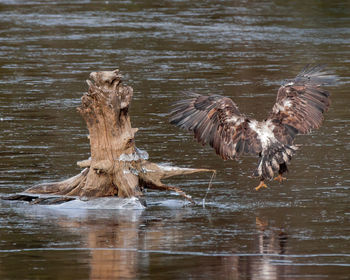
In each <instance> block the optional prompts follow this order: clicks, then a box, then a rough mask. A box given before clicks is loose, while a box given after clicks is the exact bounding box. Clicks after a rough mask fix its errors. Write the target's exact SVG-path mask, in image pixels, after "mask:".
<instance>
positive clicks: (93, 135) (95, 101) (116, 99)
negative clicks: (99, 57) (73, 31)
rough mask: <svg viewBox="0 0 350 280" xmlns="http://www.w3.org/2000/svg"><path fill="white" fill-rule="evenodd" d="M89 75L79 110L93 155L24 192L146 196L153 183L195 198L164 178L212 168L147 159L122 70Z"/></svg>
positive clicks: (94, 195)
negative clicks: (61, 176) (70, 173)
mask: <svg viewBox="0 0 350 280" xmlns="http://www.w3.org/2000/svg"><path fill="white" fill-rule="evenodd" d="M90 78H91V80H92V81H90V80H88V81H87V83H88V86H89V89H88V92H87V93H86V94H84V95H83V97H82V98H81V103H82V104H81V106H80V107H79V108H78V111H79V113H80V114H81V115H82V117H83V118H84V120H85V122H86V124H87V127H88V130H89V139H90V147H91V157H90V158H89V159H87V160H83V161H79V162H78V163H77V164H78V165H79V166H80V167H81V168H84V169H83V170H82V171H81V173H80V174H78V175H76V176H74V177H72V178H69V179H67V180H64V181H62V182H55V183H46V184H40V185H37V186H34V187H32V188H29V189H27V190H26V191H25V193H27V194H28V195H29V194H44V195H64V196H78V197H104V196H118V197H124V198H125V197H132V196H136V197H138V196H141V195H142V190H143V189H144V188H151V189H158V190H172V191H176V192H178V193H179V194H180V195H182V196H183V197H185V198H186V199H188V200H190V201H191V202H193V200H192V199H191V197H190V196H188V195H186V194H185V193H184V192H183V191H182V190H181V189H180V188H178V187H173V186H167V185H164V184H163V183H162V182H161V179H163V178H168V177H171V176H176V175H184V174H190V173H195V172H208V171H209V172H210V171H213V170H209V169H192V168H180V167H169V166H161V165H158V164H155V163H151V162H149V161H147V158H146V156H145V155H146V154H147V153H146V152H144V151H141V150H139V149H137V148H136V146H135V133H136V132H137V130H138V129H137V128H132V126H131V123H130V118H129V106H130V102H131V100H132V96H133V89H132V88H131V87H130V86H125V85H123V83H122V80H121V78H122V76H121V75H120V74H119V71H118V70H115V71H101V72H92V73H91V74H90ZM21 199H22V200H25V199H23V197H21ZM37 199H38V198H37ZM51 200H52V198H51ZM33 203H35V199H34V200H33Z"/></svg>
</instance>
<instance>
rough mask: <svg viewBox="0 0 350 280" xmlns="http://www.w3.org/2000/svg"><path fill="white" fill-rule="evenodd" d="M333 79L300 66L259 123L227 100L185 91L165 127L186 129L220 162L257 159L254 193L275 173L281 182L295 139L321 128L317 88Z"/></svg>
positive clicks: (325, 101) (326, 97)
mask: <svg viewBox="0 0 350 280" xmlns="http://www.w3.org/2000/svg"><path fill="white" fill-rule="evenodd" d="M335 81H336V76H335V75H332V74H330V73H329V72H328V71H326V70H325V69H324V66H323V65H316V66H309V65H308V66H306V67H305V68H304V69H303V70H302V71H301V72H300V73H299V74H298V75H297V76H296V77H295V78H294V79H293V80H289V81H286V82H285V83H284V84H283V85H282V86H281V87H280V88H279V89H278V92H277V98H276V103H275V104H274V106H273V108H272V111H271V112H270V113H269V114H268V117H267V118H266V119H265V120H263V121H257V120H255V119H252V118H249V117H247V116H245V115H244V114H242V113H241V112H240V111H239V109H238V107H237V105H236V104H235V103H234V102H233V101H232V100H231V99H230V98H227V97H224V96H221V95H216V94H214V95H209V96H204V95H200V94H197V93H193V92H189V93H185V94H186V95H187V96H188V98H187V99H184V100H180V101H178V102H176V103H175V104H174V108H173V110H172V111H171V113H170V123H171V124H174V125H176V126H178V127H180V128H183V129H187V130H189V131H192V132H193V133H194V137H195V138H196V139H197V141H198V142H199V143H201V144H203V145H205V144H209V145H210V146H211V147H212V148H214V150H215V151H216V153H217V154H218V155H220V156H221V157H222V158H223V159H224V160H227V159H237V158H238V157H240V156H242V155H249V154H250V155H258V156H259V162H258V165H257V168H256V169H255V170H254V172H253V176H255V177H259V178H260V183H259V185H258V186H257V187H256V188H255V189H256V190H259V189H260V188H262V187H264V188H266V187H267V185H266V184H265V180H267V179H268V180H272V178H273V177H274V175H275V173H278V176H277V177H275V178H274V179H275V180H278V181H279V182H282V181H283V180H285V179H286V178H285V177H283V174H284V173H285V172H287V171H288V167H287V165H288V163H289V162H290V160H291V159H292V156H293V155H294V153H295V151H296V150H297V147H296V146H295V145H293V142H294V139H295V136H296V135H298V134H308V133H310V132H311V130H312V129H317V128H319V127H320V126H321V124H322V121H323V114H324V112H326V111H327V110H328V107H329V106H330V93H329V92H328V91H326V90H325V89H323V86H326V85H332V84H334V83H335Z"/></svg>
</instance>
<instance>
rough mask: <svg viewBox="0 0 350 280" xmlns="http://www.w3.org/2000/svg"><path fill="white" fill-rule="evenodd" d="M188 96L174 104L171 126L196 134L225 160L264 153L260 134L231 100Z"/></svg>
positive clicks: (198, 138)
mask: <svg viewBox="0 0 350 280" xmlns="http://www.w3.org/2000/svg"><path fill="white" fill-rule="evenodd" d="M186 95H187V96H188V97H189V98H188V99H184V100H180V101H178V102H176V103H175V104H174V106H175V107H174V109H173V110H172V111H171V117H170V123H172V124H174V125H176V126H179V127H181V128H184V129H187V130H190V131H193V132H194V136H195V138H196V139H197V141H198V142H200V143H202V144H203V145H205V144H209V145H210V146H211V147H213V148H214V149H215V151H216V153H217V154H218V155H220V156H221V157H222V158H223V159H234V158H236V157H238V156H240V155H241V154H257V153H260V152H261V151H262V145H261V142H260V140H259V137H258V134H257V132H256V131H254V130H253V129H251V128H250V126H249V123H250V121H251V120H249V119H248V118H246V117H245V116H244V115H243V114H241V113H240V112H239V110H238V107H237V105H236V104H235V103H234V102H233V101H232V100H231V99H230V98H227V97H223V96H220V95H211V96H203V95H199V94H196V93H186Z"/></svg>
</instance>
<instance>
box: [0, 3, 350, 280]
mask: <svg viewBox="0 0 350 280" xmlns="http://www.w3.org/2000/svg"><path fill="white" fill-rule="evenodd" d="M0 24H1V25H0V26H1V27H0V67H1V68H0V108H1V110H0V129H1V132H2V133H1V135H0V145H1V148H0V156H1V161H0V174H1V177H0V193H2V194H9V193H14V192H21V191H23V190H25V189H26V188H28V187H30V186H32V185H34V184H37V183H42V182H48V181H54V180H62V179H65V178H68V177H70V176H73V175H75V174H77V173H79V172H80V170H79V168H78V167H77V166H76V164H75V163H76V162H77V161H79V160H83V159H86V158H88V157H89V144H88V139H87V129H86V126H85V124H84V122H83V120H82V118H81V117H80V116H79V114H78V113H77V111H76V107H77V106H79V104H80V97H81V96H82V94H83V93H84V92H85V91H86V90H87V86H86V84H85V82H84V81H85V79H86V78H88V75H89V73H90V72H92V71H97V70H112V69H115V68H119V69H120V70H121V72H122V73H123V74H124V76H125V82H126V83H127V84H129V85H131V86H132V87H133V88H134V99H133V102H132V106H131V112H130V113H131V118H132V124H133V126H134V127H138V128H140V130H139V132H138V134H137V138H136V141H137V146H138V147H140V148H142V149H145V150H147V151H148V153H149V155H150V159H151V160H152V161H154V162H163V163H171V164H173V165H179V166H184V167H203V168H210V169H217V170H218V174H217V176H216V178H215V180H214V181H213V186H212V188H211V190H210V192H209V194H208V196H207V199H206V202H207V204H206V207H205V208H203V207H202V205H201V200H202V199H203V197H204V195H205V193H206V190H207V187H208V181H209V179H210V174H197V175H192V176H187V177H185V178H174V179H171V180H169V181H168V183H169V184H174V185H177V186H183V188H184V189H185V190H186V191H187V193H188V194H190V195H192V197H193V198H194V199H195V200H196V201H197V202H198V205H197V206H189V205H187V203H186V202H185V201H183V200H182V199H181V198H180V197H179V196H177V195H176V194H174V193H161V192H147V193H146V194H145V196H146V200H147V202H148V205H149V206H148V207H147V208H146V209H138V210H130V209H104V210H101V209H96V207H95V208H94V209H87V208H89V207H81V206H77V205H75V208H74V207H72V208H69V207H43V206H29V205H26V204H24V203H8V202H4V201H0V236H1V239H0V278H1V279H213V278H217V279H324V278H325V279H349V275H350V245H349V244H350V242H349V238H350V235H349V232H350V226H349V225H350V224H349V218H350V209H349V189H350V144H349V143H350V133H349V131H350V112H349V104H350V96H349V94H348V87H349V84H350V79H349V72H350V59H349V58H350V47H349V45H350V37H349V34H350V4H349V3H348V1H345V0H344V1H328V2H325V1H321V2H320V1H278V0H275V1H259V2H258V1H257V2H254V1H243V0H242V1H233V2H232V1H195V2H193V1H181V0H179V1H165V2H162V3H152V2H151V1H142V0H139V1H118V3H115V2H113V1H74V2H73V3H72V1H16V0H13V1H1V3H0ZM307 63H326V64H328V67H329V68H330V69H332V70H333V71H334V72H335V73H336V74H337V75H338V76H340V77H341V78H340V81H339V83H338V86H337V87H333V88H331V92H332V95H333V97H332V106H331V109H330V111H329V112H328V113H327V114H326V120H325V122H324V125H323V127H322V128H321V129H320V130H318V131H315V132H313V133H312V134H311V135H308V136H300V137H298V138H297V140H296V143H297V144H302V145H303V147H302V148H300V150H299V151H298V152H297V155H296V156H295V157H294V158H293V161H292V163H291V167H290V172H289V174H287V177H288V180H287V181H286V182H284V183H283V184H282V185H280V184H278V183H276V182H271V183H270V188H269V189H266V190H263V191H261V192H258V193H257V192H255V190H254V187H255V186H256V184H257V180H256V179H254V178H251V173H252V170H253V169H254V167H255V164H256V163H257V159H256V158H245V159H242V160H240V161H238V162H235V161H230V162H224V161H222V160H221V159H220V158H219V157H217V156H216V155H215V153H214V152H213V151H212V150H211V149H209V148H206V147H201V146H200V145H198V144H196V143H195V142H194V141H193V139H192V136H191V135H190V134H189V133H187V132H184V131H180V130H179V129H177V128H176V127H172V126H171V125H169V124H168V121H167V113H168V111H169V110H170V107H171V103H172V102H174V101H176V100H178V99H179V98H181V97H182V96H181V91H189V90H192V91H196V92H198V93H204V94H209V93H219V94H223V95H226V96H228V97H231V98H232V99H234V101H235V102H236V103H237V104H238V106H239V107H240V110H241V111H242V112H245V113H247V115H249V116H251V117H256V118H257V119H263V118H265V117H266V115H267V113H268V111H269V110H270V109H271V108H272V106H273V103H274V99H275V96H276V93H277V89H278V87H279V85H280V84H281V83H282V82H283V80H284V79H288V78H293V77H294V76H295V75H296V74H297V72H298V71H299V70H301V69H302V68H303V67H304V66H305V64H307ZM127 208H128V207H127Z"/></svg>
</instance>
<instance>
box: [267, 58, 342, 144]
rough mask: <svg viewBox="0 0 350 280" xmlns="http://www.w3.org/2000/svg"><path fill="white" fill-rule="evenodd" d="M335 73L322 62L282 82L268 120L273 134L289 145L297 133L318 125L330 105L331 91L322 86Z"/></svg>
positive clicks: (302, 132) (333, 78)
mask: <svg viewBox="0 0 350 280" xmlns="http://www.w3.org/2000/svg"><path fill="white" fill-rule="evenodd" d="M335 82H336V76H335V75H331V74H330V73H329V72H327V71H326V70H325V69H324V66H323V65H316V66H306V67H305V68H304V69H303V70H302V71H301V72H300V73H299V74H298V76H296V78H295V79H294V80H292V81H289V82H286V83H285V84H284V85H282V86H281V87H280V88H279V90H278V93H277V99H276V103H275V105H274V106H273V109H272V112H271V113H270V115H269V117H268V119H270V120H271V121H272V122H273V123H274V124H275V125H276V131H274V133H275V136H276V137H277V138H278V139H279V141H281V142H282V143H285V144H289V145H290V144H291V142H292V141H293V138H294V136H295V135H296V134H297V133H301V134H306V133H309V132H310V131H311V130H312V129H316V128H319V127H320V126H321V124H322V121H323V113H324V112H326V111H327V110H328V107H329V105H330V98H329V97H330V93H329V92H328V91H326V90H324V89H323V88H322V86H326V85H332V84H334V83H335Z"/></svg>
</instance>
